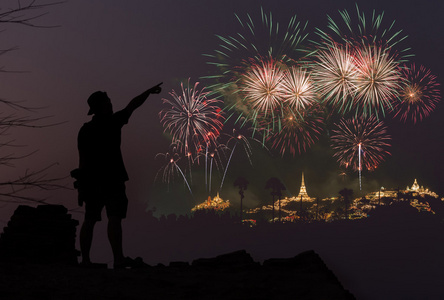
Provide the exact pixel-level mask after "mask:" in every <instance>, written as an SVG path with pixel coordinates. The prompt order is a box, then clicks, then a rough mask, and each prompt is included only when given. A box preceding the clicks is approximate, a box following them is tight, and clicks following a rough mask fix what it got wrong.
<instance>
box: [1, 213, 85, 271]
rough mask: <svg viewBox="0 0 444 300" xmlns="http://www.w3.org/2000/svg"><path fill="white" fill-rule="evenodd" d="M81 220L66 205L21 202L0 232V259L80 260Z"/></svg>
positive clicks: (47, 261) (72, 261)
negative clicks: (79, 234) (24, 203)
mask: <svg viewBox="0 0 444 300" xmlns="http://www.w3.org/2000/svg"><path fill="white" fill-rule="evenodd" d="M78 224H79V222H78V221H77V220H74V219H72V217H71V215H70V214H68V210H67V209H66V208H65V207H64V206H62V205H39V206H37V207H30V206H26V205H20V206H18V207H17V209H16V210H15V212H14V214H13V215H12V217H11V220H10V221H9V222H8V224H7V227H5V228H4V229H3V233H2V235H1V236H0V260H8V261H14V262H18V263H20V262H32V263H67V264H77V256H78V255H79V252H78V251H77V250H76V249H75V241H76V226H77V225H78Z"/></svg>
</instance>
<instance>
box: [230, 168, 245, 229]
mask: <svg viewBox="0 0 444 300" xmlns="http://www.w3.org/2000/svg"><path fill="white" fill-rule="evenodd" d="M233 185H234V186H237V187H239V195H240V196H241V201H240V203H241V207H240V220H241V223H242V200H243V199H244V191H245V190H246V189H247V186H248V181H247V179H245V178H244V177H238V178H237V179H236V180H235V181H234V184H233Z"/></svg>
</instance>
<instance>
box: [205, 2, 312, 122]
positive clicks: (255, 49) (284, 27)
mask: <svg viewBox="0 0 444 300" xmlns="http://www.w3.org/2000/svg"><path fill="white" fill-rule="evenodd" d="M235 16H236V19H237V21H238V24H239V32H238V33H236V34H235V35H232V36H227V37H223V36H219V35H218V36H217V38H218V39H219V41H220V43H219V47H218V48H217V49H216V50H214V53H212V54H205V56H206V57H208V59H209V61H208V64H210V65H213V66H215V67H217V72H216V73H215V74H214V75H211V76H205V77H203V78H205V79H207V80H210V81H211V82H213V84H212V85H210V86H209V89H211V90H212V91H214V93H216V94H217V95H218V96H220V97H224V101H225V104H226V107H227V110H228V111H230V112H231V113H230V114H229V117H231V116H232V115H240V116H241V117H244V116H246V117H247V118H248V119H249V120H251V119H255V118H256V117H257V115H258V114H259V113H262V112H263V110H265V111H268V112H269V110H271V109H273V108H274V107H275V106H276V105H279V103H278V101H279V100H278V99H277V98H276V97H275V96H274V93H275V92H278V90H276V91H273V83H272V82H270V80H271V78H267V77H264V75H265V74H264V73H260V72H259V69H258V68H260V67H261V66H262V64H263V63H262V62H264V61H265V60H268V61H274V62H277V61H279V62H282V63H284V64H285V63H287V62H290V61H292V60H293V59H296V58H298V57H299V56H302V55H304V54H303V53H304V51H303V49H302V43H303V41H304V40H305V39H306V37H307V34H306V33H304V31H305V28H306V26H307V23H305V24H302V23H301V22H299V21H298V19H297V17H296V16H293V17H291V18H290V20H289V22H288V23H287V24H282V23H280V22H277V21H276V20H275V19H274V18H273V15H272V14H271V13H265V12H264V11H263V10H262V9H261V13H260V16H259V18H254V17H253V16H251V15H248V14H247V16H246V18H241V17H239V16H238V15H235ZM252 66H253V67H252ZM265 67H267V66H265ZM272 72H274V71H272ZM276 72H277V73H279V74H275V75H276V76H282V74H281V70H276ZM266 76H273V74H270V73H267V74H266ZM250 79H251V80H250ZM253 79H254V80H258V81H261V82H262V86H257V85H255V83H254V82H252V80H253ZM241 81H242V82H241ZM267 82H268V83H270V84H271V86H269V85H268V83H267ZM242 84H243V85H242ZM245 84H246V85H247V86H246V85H245ZM240 85H242V86H240ZM243 89H247V91H251V94H250V96H248V98H247V100H248V101H249V102H253V104H254V106H255V111H254V112H253V114H254V115H253V116H252V115H251V107H250V106H245V101H244V100H245V99H244V96H245V94H242V92H241V91H242V90H243ZM258 93H259V94H258ZM261 93H262V96H259V95H260V94H261ZM263 93H265V95H264V94H263ZM267 93H270V95H269V96H266V95H267ZM258 96H259V97H258ZM254 97H256V98H254ZM256 109H257V110H256ZM261 111H262V112H261ZM229 117H228V118H229ZM255 124H256V123H255Z"/></svg>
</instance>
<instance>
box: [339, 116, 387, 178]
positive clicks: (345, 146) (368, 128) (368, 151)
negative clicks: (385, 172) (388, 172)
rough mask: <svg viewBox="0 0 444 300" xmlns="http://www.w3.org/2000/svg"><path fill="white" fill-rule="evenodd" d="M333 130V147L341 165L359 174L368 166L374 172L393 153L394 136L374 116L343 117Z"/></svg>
mask: <svg viewBox="0 0 444 300" xmlns="http://www.w3.org/2000/svg"><path fill="white" fill-rule="evenodd" d="M332 132H333V134H332V136H331V142H332V148H333V149H334V150H335V151H336V152H335V154H334V155H333V156H334V157H337V160H338V162H339V163H340V165H341V166H344V167H346V168H348V167H351V168H352V169H353V170H355V171H359V173H361V171H362V169H363V168H364V167H365V168H366V169H367V170H370V171H371V170H374V169H376V168H377V167H378V166H379V164H380V163H381V162H382V161H383V160H384V157H385V156H386V155H389V154H390V153H389V152H388V151H387V150H386V149H387V148H388V147H390V144H389V143H388V141H389V140H390V139H391V137H390V136H389V135H388V134H387V131H386V126H385V125H384V123H383V122H382V121H378V120H377V118H376V117H374V116H371V117H369V118H363V117H359V118H354V119H348V120H345V119H342V120H341V121H340V122H339V123H338V124H335V129H333V130H332Z"/></svg>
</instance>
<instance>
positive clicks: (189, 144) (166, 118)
mask: <svg viewBox="0 0 444 300" xmlns="http://www.w3.org/2000/svg"><path fill="white" fill-rule="evenodd" d="M189 85H190V84H189V81H188V87H184V85H183V83H182V84H181V89H182V93H181V94H177V93H176V92H175V91H174V90H173V91H172V92H170V96H171V97H172V99H165V98H163V99H162V101H163V103H164V104H165V105H166V106H168V108H166V109H163V110H162V111H161V112H160V113H159V116H160V119H161V123H162V125H163V127H164V131H166V132H168V133H170V134H171V136H172V140H173V143H177V144H178V145H179V147H180V149H179V151H180V152H182V153H184V154H186V155H188V153H196V152H197V150H198V149H199V147H200V145H206V144H208V143H214V141H215V138H216V137H217V136H219V134H220V131H221V130H222V127H223V123H222V122H223V120H224V116H223V115H222V111H221V109H220V108H219V106H218V105H219V104H220V103H221V102H222V101H220V100H217V99H213V98H207V96H208V93H207V92H205V91H204V89H202V90H199V89H198V88H197V85H198V82H196V83H195V85H194V87H190V86H189Z"/></svg>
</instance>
